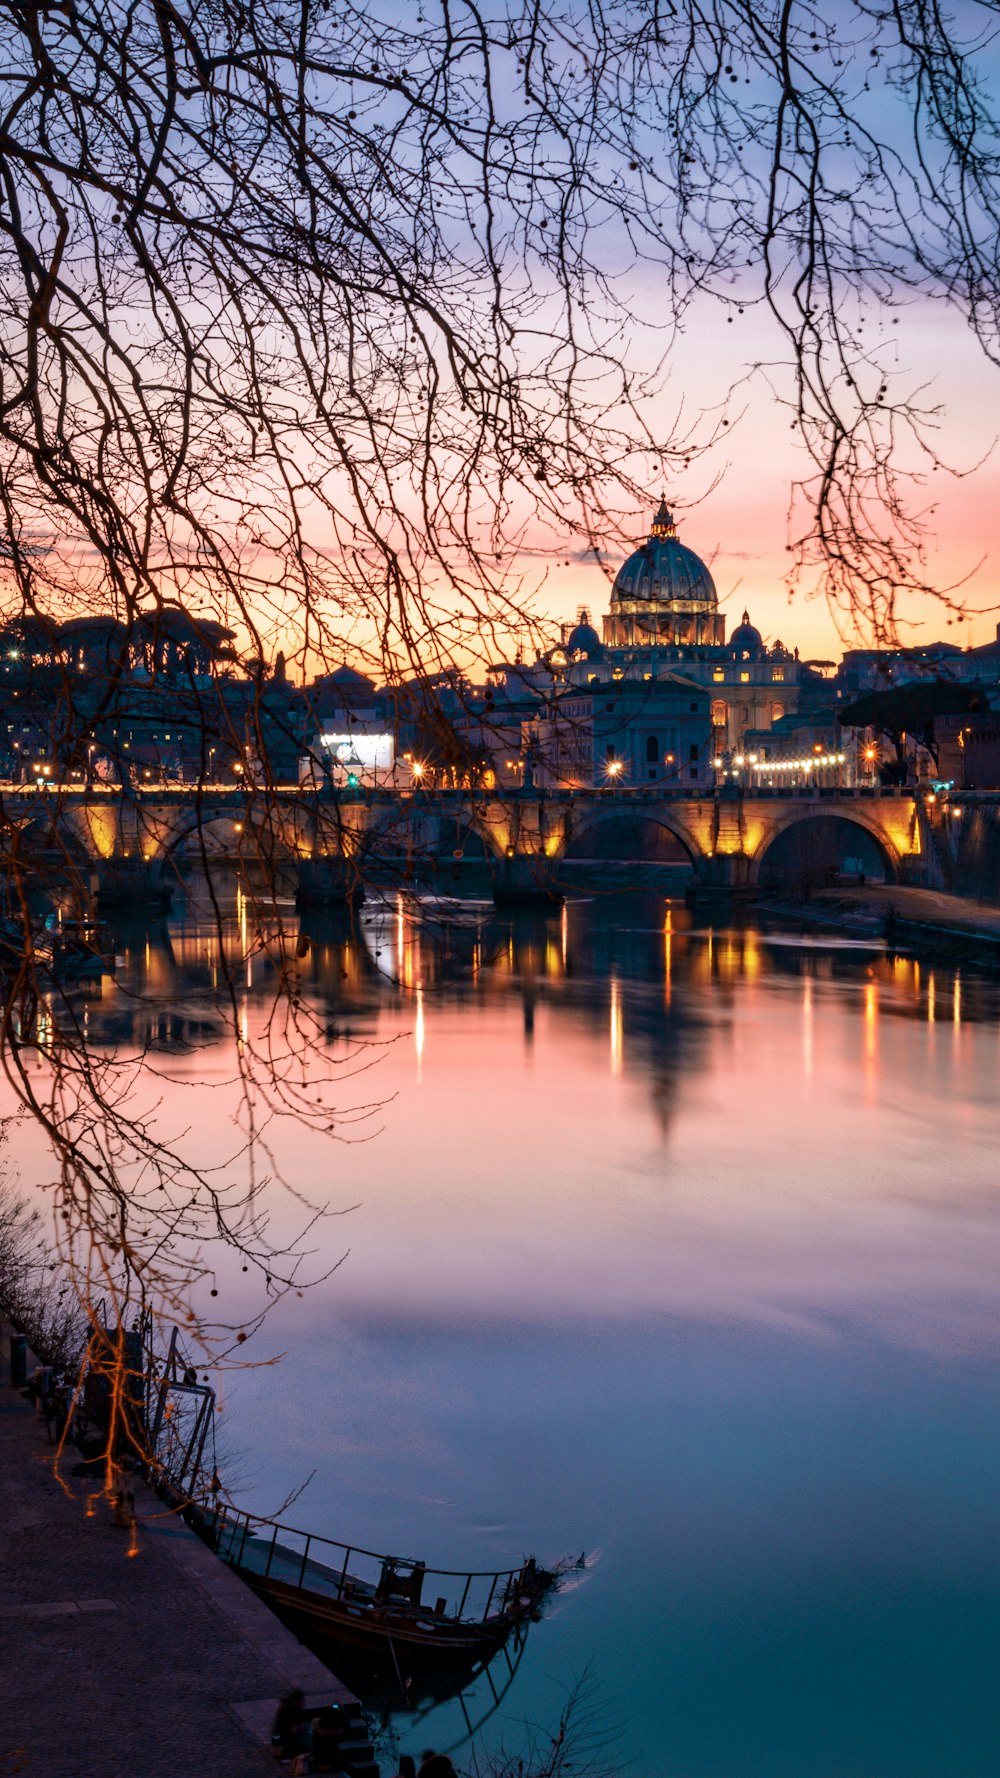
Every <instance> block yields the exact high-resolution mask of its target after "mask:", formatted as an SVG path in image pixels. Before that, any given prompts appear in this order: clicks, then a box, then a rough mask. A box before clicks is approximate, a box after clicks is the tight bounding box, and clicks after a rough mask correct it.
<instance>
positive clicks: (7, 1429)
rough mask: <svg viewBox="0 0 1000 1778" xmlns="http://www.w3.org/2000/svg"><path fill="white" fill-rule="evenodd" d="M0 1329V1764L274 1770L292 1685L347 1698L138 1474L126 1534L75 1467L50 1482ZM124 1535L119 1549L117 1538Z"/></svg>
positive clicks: (133, 1773) (67, 1773)
mask: <svg viewBox="0 0 1000 1778" xmlns="http://www.w3.org/2000/svg"><path fill="white" fill-rule="evenodd" d="M8 1347H9V1342H8V1341H7V1339H2V1340H0V1367H2V1368H0V1478H2V1484H0V1485H2V1499H3V1513H2V1516H0V1772H3V1773H4V1774H7V1773H10V1774H13V1773H15V1772H17V1773H22V1774H24V1778H278V1774H279V1773H280V1771H281V1767H280V1766H279V1764H278V1762H277V1761H276V1760H275V1758H274V1755H273V1754H272V1753H271V1750H270V1746H269V1741H270V1729H271V1721H272V1719H273V1715H274V1709H275V1705H276V1703H277V1701H278V1698H279V1697H280V1696H282V1695H283V1694H284V1693H286V1692H288V1691H289V1690H290V1689H291V1688H292V1687H293V1686H298V1687H299V1688H300V1689H301V1690H302V1691H303V1692H304V1693H305V1694H306V1700H307V1706H308V1707H309V1708H319V1707H320V1706H321V1705H323V1704H349V1703H353V1702H354V1699H353V1696H352V1694H351V1693H350V1692H348V1690H347V1688H346V1687H345V1686H342V1685H340V1684H339V1682H338V1681H337V1680H336V1679H335V1678H334V1677H333V1675H332V1674H331V1673H330V1672H329V1671H328V1670H327V1668H326V1667H324V1666H323V1664H322V1662H321V1661H319V1660H318V1659H317V1658H316V1656H315V1655H313V1654H311V1653H310V1652H309V1651H308V1650H307V1649H306V1648H304V1647H303V1646H302V1644H301V1643H300V1642H298V1641H296V1639H295V1637H294V1636H293V1635H292V1634H291V1633H290V1632H289V1631H288V1630H286V1629H284V1628H283V1626H282V1625H281V1624H280V1623H279V1622H278V1620H277V1618H276V1617H274V1615H273V1614H272V1613H271V1612H270V1611H269V1610H268V1609H267V1607H266V1606H265V1605H263V1604H261V1602H260V1601H259V1600H258V1599H257V1598H256V1597H255V1596H254V1594H253V1593H251V1591H250V1590H249V1588H248V1587H246V1586H245V1585H244V1584H243V1582H242V1581H240V1580H239V1579H237V1577H236V1576H235V1575H234V1574H232V1573H231V1572H230V1570H229V1569H228V1568H227V1567H226V1566H225V1565H224V1563H222V1562H220V1561H219V1560H218V1559H217V1557H215V1556H213V1555H212V1553H211V1551H210V1550H208V1549H207V1548H206V1547H205V1546H204V1545H203V1544H202V1543H201V1542H200V1541H199V1539H198V1538H197V1537H195V1535H194V1534H193V1533H192V1532H191V1531H189V1530H188V1529H187V1527H186V1526H185V1525H183V1524H181V1523H180V1521H179V1520H178V1519H176V1518H174V1517H172V1516H171V1515H170V1514H168V1513H167V1512H166V1509H165V1508H164V1507H163V1505H162V1503H161V1502H160V1501H159V1500H158V1499H157V1498H156V1496H155V1495H154V1494H152V1493H151V1492H149V1491H147V1490H146V1489H145V1488H144V1487H143V1486H142V1485H141V1484H140V1483H139V1482H138V1478H137V1485H136V1512H137V1521H138V1523H137V1531H136V1535H135V1538H134V1539H133V1537H132V1535H131V1533H130V1532H129V1531H128V1530H122V1529H118V1528H117V1527H116V1526H115V1523H114V1517H113V1514H112V1512H111V1510H110V1508H109V1506H108V1503H107V1501H106V1500H105V1499H104V1498H103V1496H102V1495H100V1494H99V1493H98V1491H97V1488H96V1485H95V1484H94V1483H93V1482H91V1481H90V1480H84V1479H81V1478H78V1477H74V1476H71V1475H70V1474H69V1470H70V1468H71V1467H72V1465H73V1463H74V1461H78V1459H79V1453H78V1452H77V1451H76V1450H75V1448H74V1449H71V1450H68V1451H67V1453H66V1456H65V1458H64V1460H63V1462H62V1465H61V1476H60V1478H59V1479H57V1478H56V1476H55V1475H54V1474H53V1470H52V1449H51V1446H50V1445H49V1443H48V1440H47V1435H46V1430H45V1425H44V1423H43V1422H42V1421H40V1420H36V1419H35V1417H34V1414H33V1412H32V1410H31V1408H30V1407H29V1405H28V1404H27V1403H26V1402H25V1401H24V1400H23V1399H22V1398H21V1396H20V1395H19V1393H18V1392H17V1391H15V1390H13V1389H12V1388H10V1386H9V1384H8V1382H7V1378H8V1375H9V1370H8V1367H7V1357H8ZM133 1542H134V1544H135V1546H136V1552H135V1554H134V1555H131V1554H130V1553H129V1552H130V1546H131V1545H132V1544H133Z"/></svg>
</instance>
